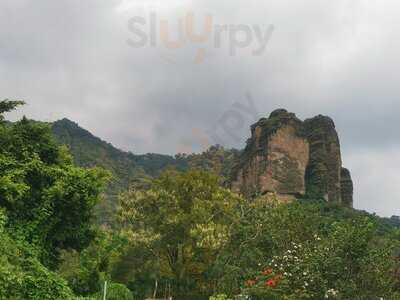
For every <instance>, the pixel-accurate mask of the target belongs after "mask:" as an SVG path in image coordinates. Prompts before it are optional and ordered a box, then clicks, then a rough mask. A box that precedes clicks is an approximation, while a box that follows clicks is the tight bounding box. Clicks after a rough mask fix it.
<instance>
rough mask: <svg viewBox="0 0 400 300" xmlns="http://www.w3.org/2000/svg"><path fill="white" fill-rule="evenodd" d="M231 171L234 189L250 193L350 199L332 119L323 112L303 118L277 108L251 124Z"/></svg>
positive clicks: (348, 179) (346, 201) (347, 174)
mask: <svg viewBox="0 0 400 300" xmlns="http://www.w3.org/2000/svg"><path fill="white" fill-rule="evenodd" d="M232 175H233V176H232V189H233V190H235V191H237V192H240V193H242V194H244V195H246V196H248V197H257V196H260V195H268V194H275V195H277V197H278V199H279V200H281V201H292V200H294V199H296V198H301V197H310V198H324V199H325V200H326V201H335V202H340V203H343V204H344V205H346V206H352V202H353V183H352V180H351V176H350V172H349V171H348V170H347V169H344V168H342V159H341V153H340V143H339V138H338V134H337V132H336V129H335V124H334V122H333V121H332V119H330V118H329V117H325V116H317V117H314V118H312V119H308V120H305V121H301V120H300V119H298V118H297V117H296V115H295V114H293V113H289V112H287V111H286V110H284V109H279V110H276V111H274V112H272V113H271V115H270V116H269V118H262V119H260V120H259V121H258V122H257V123H256V124H254V125H252V126H251V138H250V139H249V140H248V142H247V145H246V148H245V149H244V151H243V153H242V155H241V156H240V158H239V160H238V161H237V163H236V165H235V168H234V170H233V172H232Z"/></svg>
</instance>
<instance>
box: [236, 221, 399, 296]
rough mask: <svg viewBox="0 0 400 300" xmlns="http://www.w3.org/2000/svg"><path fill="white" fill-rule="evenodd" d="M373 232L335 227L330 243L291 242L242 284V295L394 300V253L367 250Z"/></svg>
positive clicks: (359, 225)
mask: <svg viewBox="0 0 400 300" xmlns="http://www.w3.org/2000/svg"><path fill="white" fill-rule="evenodd" d="M372 230H373V227H372V226H370V224H366V223H362V222H360V223H357V224H356V225H355V224H352V223H350V224H335V225H334V226H333V227H332V230H331V232H329V234H328V235H327V236H326V237H320V236H318V235H314V237H313V239H311V240H309V241H306V242H304V243H295V242H292V243H291V244H290V247H288V249H287V250H286V251H284V252H283V253H282V254H281V255H278V256H274V257H273V258H272V259H271V260H269V261H268V262H267V264H266V266H265V267H264V268H262V269H261V270H260V271H259V272H257V273H256V274H255V275H254V276H252V277H251V278H248V279H247V280H246V281H245V282H244V285H243V292H244V293H246V294H247V295H250V296H252V298H253V299H293V300H294V299H380V298H383V299H387V298H389V297H393V295H394V293H393V290H392V286H393V276H392V275H391V272H392V271H393V266H394V265H393V262H394V260H393V258H392V257H391V250H390V249H384V248H383V249H381V250H380V251H376V250H375V249H374V250H370V249H369V248H368V245H369V244H370V243H371V242H372V241H371V237H372V235H371V233H372ZM373 274H379V275H378V276H376V275H373ZM360 297H361V298H360ZM390 299H392V298H390Z"/></svg>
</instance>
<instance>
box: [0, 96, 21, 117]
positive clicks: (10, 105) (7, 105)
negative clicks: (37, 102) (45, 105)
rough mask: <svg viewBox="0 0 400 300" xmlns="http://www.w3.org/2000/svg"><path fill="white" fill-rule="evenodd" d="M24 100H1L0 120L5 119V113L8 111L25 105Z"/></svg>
mask: <svg viewBox="0 0 400 300" xmlns="http://www.w3.org/2000/svg"><path fill="white" fill-rule="evenodd" d="M24 104H25V102H24V101H11V100H8V99H6V100H2V101H0V121H3V120H4V117H3V114H4V113H6V112H10V111H12V110H14V109H15V108H16V107H17V106H20V105H24Z"/></svg>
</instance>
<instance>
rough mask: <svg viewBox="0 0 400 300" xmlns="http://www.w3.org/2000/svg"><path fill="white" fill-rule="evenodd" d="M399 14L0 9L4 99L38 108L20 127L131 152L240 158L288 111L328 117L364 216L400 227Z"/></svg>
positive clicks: (4, 2) (232, 3)
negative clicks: (267, 124) (48, 127)
mask: <svg viewBox="0 0 400 300" xmlns="http://www.w3.org/2000/svg"><path fill="white" fill-rule="evenodd" d="M399 15H400V2H399V1H398V0H385V1H381V0H379V1H378V0H368V1H365V0H363V1H357V0H352V1H349V0H345V1H342V0H336V1H328V0H307V1H301V0H296V1H293V0H276V1H259V0H218V1H215V0H201V1H199V0H198V1H193V0H192V1H190V0H159V1H155V0H154V1H152V0H141V1H139V0H125V1H122V0H121V1H117V0H115V1H113V0H85V1H82V0H57V1H54V0H38V1H34V0H1V2H0V90H1V93H2V94H1V95H0V97H2V98H13V99H23V100H25V101H27V102H28V105H27V106H26V107H25V108H23V109H22V110H20V112H18V113H17V114H13V115H12V116H11V118H13V119H16V118H19V117H20V116H21V115H22V114H25V115H27V116H28V117H30V118H35V119H40V120H46V121H53V120H57V119H60V118H63V117H67V118H70V119H71V120H74V121H76V122H77V123H79V124H80V125H81V126H82V127H84V128H86V129H88V130H90V131H91V132H93V133H94V134H95V135H97V136H99V137H101V138H103V139H105V140H107V141H109V142H112V143H113V144H114V145H115V146H117V147H119V148H122V149H125V150H130V151H132V152H134V153H144V152H158V153H170V154H172V153H177V152H182V151H186V152H191V151H198V150H200V149H202V148H204V147H206V146H208V145H210V144H213V143H215V142H220V143H222V144H224V145H225V146H228V147H230V146H234V147H238V148H242V147H243V146H244V143H245V140H246V139H247V138H248V136H249V125H250V124H251V123H253V122H255V121H256V120H257V118H258V117H260V116H265V115H268V114H269V113H270V112H271V111H272V110H274V109H276V108H280V107H283V108H286V109H288V110H290V111H293V112H295V113H296V114H297V115H298V116H299V117H300V118H302V119H304V118H309V117H312V116H314V115H317V114H325V115H329V116H331V117H332V118H333V119H334V120H335V123H336V126H337V129H338V132H339V135H340V138H341V144H342V155H343V161H344V164H345V166H346V167H348V168H349V169H350V170H351V171H352V175H353V179H354V183H355V206H356V208H360V209H365V210H368V211H370V212H376V213H378V214H380V215H387V216H389V215H392V214H398V215H400V207H399V202H400V197H399V194H400V173H399V171H398V170H399V169H400V140H399V133H398V127H399V125H398V122H399V115H400V102H399V99H398V96H399V94H400V84H399V82H398V80H399V76H398V73H399V67H400V55H399V53H400V39H399V37H400V22H399ZM186 16H189V17H190V16H193V19H194V26H193V27H194V33H196V34H198V35H199V34H200V33H206V35H205V34H203V36H204V37H205V38H203V37H201V36H200V37H201V38H200V39H199V37H198V38H197V39H196V38H195V36H194V35H193V34H190V30H189V29H190V24H191V23H190V22H189V21H188V19H186ZM179 24H182V26H181V27H179ZM224 25H229V26H227V27H226V29H227V30H225V31H224V32H220V29H221V28H224V27H223V26H224ZM153 28H155V31H154V29H153ZM180 28H181V29H184V30H183V31H182V32H183V35H182V36H183V39H182V38H180V35H179V32H181V31H180ZM206 29H209V30H206ZM153 32H155V34H154V33H153ZM167 41H169V43H167ZM172 42H176V43H174V44H171V43H172ZM266 42H267V44H266V48H265V49H263V48H262V47H261V46H263V45H264V46H265V43H266ZM263 43H264V44H263ZM140 44H141V45H140ZM139 46H140V47H139ZM172 46H174V47H172Z"/></svg>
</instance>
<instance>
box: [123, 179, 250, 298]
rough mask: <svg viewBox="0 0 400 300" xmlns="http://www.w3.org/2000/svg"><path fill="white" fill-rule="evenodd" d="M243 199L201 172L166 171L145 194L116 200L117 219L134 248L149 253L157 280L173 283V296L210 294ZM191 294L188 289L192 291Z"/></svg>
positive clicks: (132, 192) (130, 195)
mask: <svg viewBox="0 0 400 300" xmlns="http://www.w3.org/2000/svg"><path fill="white" fill-rule="evenodd" d="M241 202H242V200H241V199H240V198H239V197H238V196H237V195H235V194H233V193H232V192H230V191H229V190H227V189H224V188H222V187H220V186H219V182H218V177H217V176H215V175H212V174H209V173H206V172H204V171H189V172H186V173H179V172H175V171H167V172H165V173H163V174H162V175H161V176H160V178H159V179H157V180H154V181H153V183H152V185H151V187H150V189H149V190H144V191H143V190H132V191H129V192H128V193H125V194H124V195H122V197H121V199H120V208H119V217H120V222H121V225H122V226H123V228H124V230H125V231H126V232H127V233H128V234H131V239H132V241H133V244H136V245H137V244H140V245H142V246H143V248H144V249H147V251H146V252H148V253H149V254H150V257H149V259H150V260H152V261H153V264H152V266H155V265H156V266H158V268H157V269H156V270H153V272H155V276H156V278H158V279H163V278H164V279H169V280H170V281H171V282H173V283H175V296H176V294H179V295H180V296H182V297H186V299H187V297H189V296H188V295H190V293H193V290H197V291H201V293H202V294H203V295H207V294H209V293H212V289H213V286H212V284H213V283H215V282H213V281H212V280H209V278H207V276H209V274H208V272H209V271H210V268H211V266H212V265H213V263H214V262H215V260H216V257H217V256H218V255H219V252H220V251H221V249H222V248H223V247H224V246H225V244H226V243H227V241H228V240H229V238H230V228H231V226H232V224H233V223H234V222H235V221H236V220H237V218H238V216H237V212H238V209H237V207H238V206H239V205H240V203H241ZM189 289H190V290H191V291H190V290H189Z"/></svg>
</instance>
